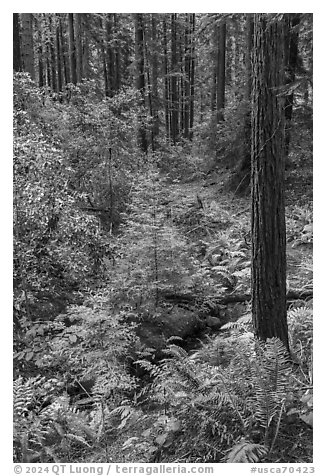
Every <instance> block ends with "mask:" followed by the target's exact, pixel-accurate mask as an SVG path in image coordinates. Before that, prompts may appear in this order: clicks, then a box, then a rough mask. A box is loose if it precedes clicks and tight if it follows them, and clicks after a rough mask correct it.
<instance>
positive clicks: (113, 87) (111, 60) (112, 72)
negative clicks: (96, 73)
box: [106, 13, 117, 96]
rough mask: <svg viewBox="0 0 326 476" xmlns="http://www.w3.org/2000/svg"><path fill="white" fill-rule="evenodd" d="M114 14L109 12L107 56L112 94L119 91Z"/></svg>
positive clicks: (107, 21)
mask: <svg viewBox="0 0 326 476" xmlns="http://www.w3.org/2000/svg"><path fill="white" fill-rule="evenodd" d="M112 21H113V17H112V14H111V13H109V15H108V18H107V20H106V58H107V70H108V83H109V91H110V96H113V94H114V92H115V91H117V85H116V72H115V56H114V51H113V47H112V39H113V38H112Z"/></svg>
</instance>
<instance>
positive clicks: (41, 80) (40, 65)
mask: <svg viewBox="0 0 326 476" xmlns="http://www.w3.org/2000/svg"><path fill="white" fill-rule="evenodd" d="M43 15H44V14H43V13H41V14H40V15H39V17H38V19H37V42H38V46H37V62H38V85H39V87H40V88H42V87H43V86H44V84H45V81H46V80H45V77H44V51H43V44H44V28H43V23H44V22H43Z"/></svg>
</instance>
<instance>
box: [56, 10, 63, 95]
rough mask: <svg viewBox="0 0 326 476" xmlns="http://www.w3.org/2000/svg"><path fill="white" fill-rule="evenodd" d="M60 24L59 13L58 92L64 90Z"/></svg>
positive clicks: (57, 34) (57, 33)
mask: <svg viewBox="0 0 326 476" xmlns="http://www.w3.org/2000/svg"><path fill="white" fill-rule="evenodd" d="M60 25H61V18H60V16H59V15H58V14H57V25H56V50H57V75H58V76H57V77H58V92H59V93H60V92H62V77H63V74H62V46H61V41H60Z"/></svg>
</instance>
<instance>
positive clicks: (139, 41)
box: [134, 13, 147, 152]
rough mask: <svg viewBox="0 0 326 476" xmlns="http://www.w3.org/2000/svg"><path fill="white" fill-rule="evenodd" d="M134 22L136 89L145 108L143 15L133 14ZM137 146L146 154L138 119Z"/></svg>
mask: <svg viewBox="0 0 326 476" xmlns="http://www.w3.org/2000/svg"><path fill="white" fill-rule="evenodd" d="M134 21H135V54H136V65H137V74H136V87H137V89H138V91H139V92H140V94H141V98H142V105H143V106H145V54H144V26H143V15H142V14H141V13H135V14H134ZM138 140H139V145H140V147H141V149H142V151H143V152H147V139H146V129H145V127H144V125H143V121H142V118H140V125H139V129H138Z"/></svg>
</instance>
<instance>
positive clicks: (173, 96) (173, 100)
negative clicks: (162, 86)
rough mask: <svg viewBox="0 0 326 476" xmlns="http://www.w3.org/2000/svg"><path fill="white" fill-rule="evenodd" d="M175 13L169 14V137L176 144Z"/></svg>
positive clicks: (177, 107) (177, 114)
mask: <svg viewBox="0 0 326 476" xmlns="http://www.w3.org/2000/svg"><path fill="white" fill-rule="evenodd" d="M176 21H177V14H176V13H172V15H171V73H172V74H171V105H172V111H171V138H172V141H173V144H176V142H177V140H178V137H179V98H178V87H177V75H176V72H177V59H178V58H177V23H176Z"/></svg>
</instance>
